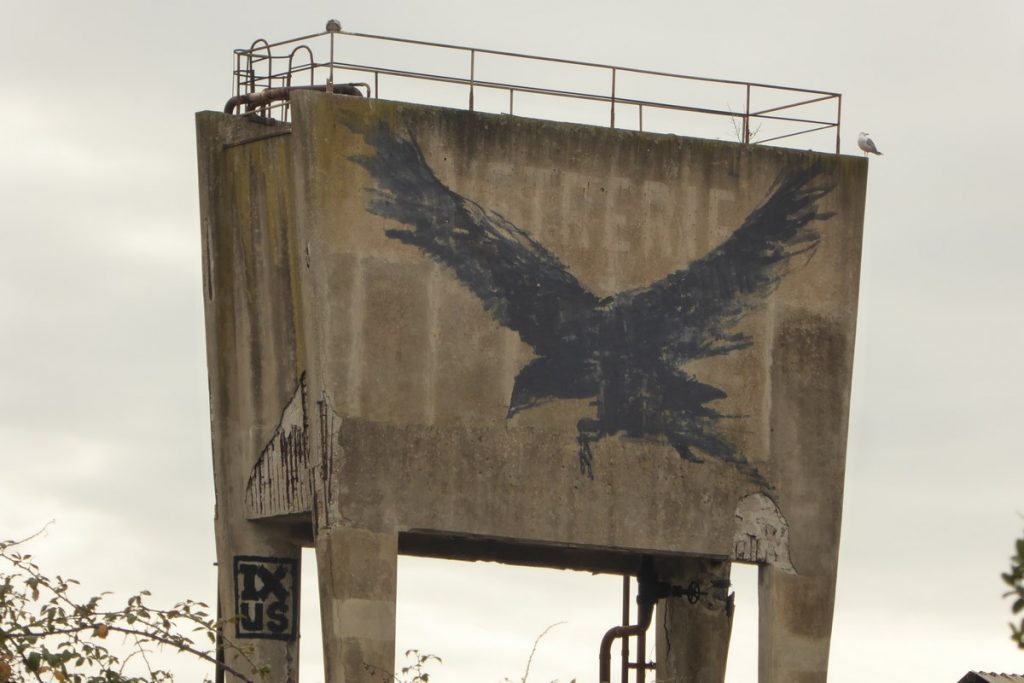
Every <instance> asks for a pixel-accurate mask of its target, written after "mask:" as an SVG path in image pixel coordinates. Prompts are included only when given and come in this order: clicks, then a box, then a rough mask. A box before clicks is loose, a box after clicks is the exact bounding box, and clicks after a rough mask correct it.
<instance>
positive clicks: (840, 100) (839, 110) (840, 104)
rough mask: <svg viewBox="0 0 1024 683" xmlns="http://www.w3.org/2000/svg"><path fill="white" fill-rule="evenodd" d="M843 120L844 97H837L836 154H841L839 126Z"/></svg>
mask: <svg viewBox="0 0 1024 683" xmlns="http://www.w3.org/2000/svg"><path fill="white" fill-rule="evenodd" d="M842 119H843V96H842V95H836V154H839V124H840V123H841V122H842Z"/></svg>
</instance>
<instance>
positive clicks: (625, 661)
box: [622, 574, 629, 683]
mask: <svg viewBox="0 0 1024 683" xmlns="http://www.w3.org/2000/svg"><path fill="white" fill-rule="evenodd" d="M622 626H623V627H626V626H629V574H626V575H624V576H623V577H622ZM628 682H629V638H623V639H622V683H628Z"/></svg>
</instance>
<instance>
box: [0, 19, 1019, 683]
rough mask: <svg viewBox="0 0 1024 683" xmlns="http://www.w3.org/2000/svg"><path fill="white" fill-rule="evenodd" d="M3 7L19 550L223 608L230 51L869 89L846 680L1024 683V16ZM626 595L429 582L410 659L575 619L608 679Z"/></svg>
mask: <svg viewBox="0 0 1024 683" xmlns="http://www.w3.org/2000/svg"><path fill="white" fill-rule="evenodd" d="M2 7H3V18H2V20H0V39H2V43H0V44H2V46H3V49H4V53H5V60H4V61H5V64H4V68H3V70H2V72H0V73H2V76H0V199H2V206H3V207H4V210H3V213H2V214H0V215H2V216H3V218H2V219H0V221H2V222H0V225H2V227H3V234H4V243H5V246H4V248H3V249H2V250H0V321H2V322H0V443H2V444H3V455H2V458H3V460H2V463H3V467H2V468H0V537H4V538H9V537H17V536H22V535H27V534H29V533H31V532H32V531H34V530H36V529H38V528H39V527H41V526H42V525H43V524H45V523H46V522H47V521H48V520H50V519H52V518H53V519H56V520H57V523H56V525H55V526H53V527H52V528H51V530H50V531H49V533H48V535H47V536H46V538H44V539H41V540H39V541H37V542H36V544H35V546H34V550H35V551H36V553H37V555H38V556H39V558H40V560H41V561H42V562H43V563H44V566H46V567H49V568H50V570H51V571H53V572H61V573H63V574H66V575H71V576H76V577H78V578H80V579H82V580H83V582H84V583H85V584H86V585H87V586H88V588H89V590H92V591H98V590H101V589H112V588H116V589H123V590H136V589H141V588H149V589H151V590H153V592H154V593H155V595H156V598H157V600H163V601H164V602H172V601H174V600H176V599H179V598H183V597H186V596H187V597H193V598H197V599H206V600H212V599H213V595H214V581H215V574H214V570H213V567H212V563H213V562H214V561H215V553H214V546H213V525H212V512H213V485H212V475H211V464H210V462H211V456H210V441H209V403H208V396H207V384H206V382H207V375H206V366H205V350H204V344H205V342H204V322H203V309H202V298H201V271H200V267H199V264H200V246H199V209H198V200H197V180H196V161H195V159H196V155H195V138H194V122H193V114H194V112H196V111H199V110H205V109H214V110H217V109H220V108H221V107H222V106H223V103H224V101H225V100H226V99H227V98H228V97H229V96H230V95H231V92H230V87H231V75H230V70H231V51H232V49H233V48H236V47H243V46H248V45H249V44H250V43H251V42H252V40H253V39H254V38H257V37H265V38H268V39H270V40H279V39H284V38H289V37H294V36H299V35H304V34H308V33H313V32H316V31H319V30H321V29H322V28H323V25H324V22H325V21H326V20H327V19H328V18H331V17H337V18H338V19H340V20H341V22H342V24H343V25H344V27H345V28H346V29H348V30H352V31H360V32H366V33H379V34H385V35H393V36H398V37H406V38H415V39H422V40H432V41H439V42H448V43H456V44H462V45H471V46H478V47H486V48H493V49H503V50H512V51H518V52H527V53H533V54H540V55H548V56H556V57H566V58H573V59H581V60H588V61H599V62H605V63H612V64H619V65H623V66H633V67H640V68H649V69H656V70H664V71H674V72H680V73H687V74H695V75H705V76H714V77H721V78H732V79H740V80H753V81H762V82H769V83H781V84H786V85H794V86H801V87H810V88H822V89H826V90H831V91H836V92H841V93H843V112H842V113H843V130H844V131H845V133H844V136H843V151H844V152H846V153H857V149H856V133H857V131H859V130H868V131H870V132H871V133H872V135H873V137H874V139H875V141H876V143H877V144H878V146H879V147H880V149H881V150H882V151H883V152H884V153H885V156H883V157H880V158H877V159H872V161H871V168H870V174H869V183H868V197H867V212H866V222H865V241H864V256H863V270H862V278H861V299H860V316H859V325H858V334H857V353H856V362H855V370H854V386H853V400H852V406H853V407H852V413H851V423H850V424H851V431H850V441H849V449H848V457H847V480H846V503H845V508H844V519H843V537H842V549H841V558H840V576H839V588H838V598H837V606H836V612H835V620H834V631H833V641H832V643H833V644H832V657H831V677H830V680H832V681H835V682H839V683H854V682H860V681H864V680H873V679H874V678H875V677H878V678H882V679H886V680H908V681H935V682H941V681H949V682H950V683H953V682H955V681H957V680H958V679H959V678H960V676H961V675H963V674H964V673H965V672H966V671H968V670H970V669H983V670H995V671H1017V672H1024V652H1020V651H1018V650H1016V649H1015V648H1014V647H1013V645H1012V644H1011V643H1010V641H1009V639H1008V629H1007V626H1006V623H1007V621H1008V620H1009V616H1010V614H1009V604H1008V602H1006V601H1005V600H1003V599H1001V593H1002V586H1001V583H1000V581H999V573H1000V571H1004V570H1006V568H1007V567H1008V557H1009V555H1010V552H1011V547H1012V541H1013V539H1014V538H1015V536H1018V535H1019V534H1020V532H1021V530H1022V528H1024V518H1022V517H1021V514H1022V513H1024V446H1022V444H1021V438H1020V430H1021V426H1022V423H1024V390H1022V386H1024V360H1022V358H1024V356H1022V353H1021V352H1022V347H1024V314H1022V310H1024V307H1022V303H1021V299H1022V294H1024V271H1022V269H1021V267H1020V259H1021V252H1022V248H1024V219H1022V217H1021V212H1022V206H1021V196H1022V189H1024V163H1022V159H1024V142H1022V139H1024V133H1022V124H1021V115H1020V112H1021V111H1022V110H1024V95H1022V89H1021V83H1022V80H1024V47H1022V45H1024V41H1022V40H1021V36H1022V35H1024V3H1022V2H1020V1H1019V0H980V1H977V2H971V3H967V2H955V3H954V2H934V1H933V2H928V3H924V2H894V1H893V0H886V2H881V1H873V2H860V3H850V2H837V3H822V2H820V1H818V0H814V1H812V0H780V1H776V2H748V1H746V0H743V1H739V0H734V1H732V2H728V3H726V2H712V1H706V0H694V1H691V2H643V1H637V2H632V3H624V2H619V3H613V2H603V1H600V0H587V1H584V0H570V1H562V0H544V1H541V0H521V1H520V2H516V3H489V2H484V1H480V0H476V1H475V2H469V1H468V0H466V1H459V2H446V1H444V0H439V1H437V2H431V3H425V2H413V1H411V0H407V1H401V2H378V3H360V4H356V3H328V2H295V3H290V4H288V5H286V4H284V3H280V2H276V3H270V2H265V1H263V0H255V1H250V2H245V3H237V2H224V3H216V4H215V3H208V2H202V3H200V2H191V1H181V2H162V3H156V2H141V1H140V2H106V1H99V2H90V3H84V2H74V3H72V2H65V3H53V2H43V1H38V2H34V3H24V2H19V3H15V2H13V1H5V2H4V3H3V5H2ZM627 8H628V9H627ZM399 95H400V93H399V92H397V91H396V92H395V93H394V94H393V96H395V97H398V96H399ZM720 135H721V137H722V138H723V139H730V138H731V136H732V131H731V129H730V127H729V126H728V125H727V124H726V123H725V122H723V124H722V127H721V129H720ZM715 136H716V137H717V135H715ZM797 144H798V143H797ZM752 576H753V575H752V573H751V572H750V571H746V572H738V576H737V581H736V584H737V585H736V590H737V603H738V615H737V626H736V633H735V635H734V647H733V650H732V654H731V655H730V667H731V671H730V679H731V681H733V682H734V683H739V682H741V681H752V680H754V671H755V664H754V662H755V661H756V651H755V649H754V640H753V638H754V635H753V629H754V626H753V622H752V618H753V616H754V615H755V614H756V599H755V593H754V590H755V587H754V584H753V582H752V578H751V577H752ZM313 585H314V584H313V583H312V580H309V581H308V582H307V584H306V594H307V595H312V594H313V593H314V590H313ZM618 590H619V581H618V579H615V578H612V577H591V576H589V575H581V574H575V573H568V572H547V571H539V570H522V569H514V568H506V567H494V566H487V565H479V564H478V565H468V564H456V563H439V562H425V561H414V560H403V562H402V563H401V565H400V588H399V620H400V626H399V631H400V633H399V643H398V646H399V648H406V647H415V648H420V649H423V650H426V651H429V652H432V653H435V654H437V655H440V656H441V657H443V658H444V660H445V662H444V664H443V665H442V666H441V667H438V668H437V670H436V671H437V674H436V676H437V678H436V679H437V680H438V681H455V682H465V683H470V682H472V683H488V682H493V683H497V682H498V681H500V680H501V679H502V678H503V677H505V676H508V677H520V676H521V675H522V669H523V666H524V665H525V662H526V658H527V656H528V654H529V651H530V647H531V645H532V642H533V639H534V637H535V636H536V635H537V634H538V633H539V632H540V631H542V630H543V629H544V628H545V627H546V626H547V625H549V624H551V623H554V622H560V621H566V622H568V623H567V624H565V625H563V626H559V627H557V628H555V629H554V630H552V631H551V633H550V634H549V635H548V636H547V637H546V638H545V639H544V640H543V641H542V642H541V644H540V648H539V652H538V657H539V658H541V659H542V661H541V660H539V661H538V662H536V663H535V669H534V672H533V673H531V678H530V680H532V681H548V680H551V679H553V678H559V679H560V680H562V681H563V682H564V681H568V680H570V679H571V678H573V677H576V678H578V680H579V681H580V682H581V683H582V681H584V680H594V679H595V678H596V668H597V666H596V660H597V647H598V643H599V638H600V634H601V633H602V632H603V631H604V630H605V629H607V628H608V627H609V626H612V625H613V624H614V623H615V622H616V621H617V619H618V601H619V594H618ZM307 616H311V617H315V614H314V610H312V609H307ZM312 623H313V624H314V626H310V627H309V628H310V629H313V628H315V621H313V622H312ZM306 640H307V641H316V640H317V634H316V632H315V631H312V632H307V638H306ZM304 661H305V662H306V664H308V665H307V666H306V668H305V671H304V673H303V681H308V682H309V683H315V682H316V681H320V680H322V674H321V672H320V671H319V670H317V668H316V666H315V664H311V663H312V662H314V661H315V653H306V652H305V651H304ZM172 662H173V664H172V666H174V667H175V668H177V669H178V670H180V671H182V672H183V675H182V680H192V679H193V678H195V677H196V675H197V674H196V673H195V672H196V669H195V668H194V667H191V666H190V665H189V664H187V663H186V662H184V661H181V660H172Z"/></svg>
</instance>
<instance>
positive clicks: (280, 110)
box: [225, 20, 842, 154]
mask: <svg viewBox="0 0 1024 683" xmlns="http://www.w3.org/2000/svg"><path fill="white" fill-rule="evenodd" d="M382 47H384V48H388V49H387V50H383V51H382V49H381V48H382ZM314 48H316V49H318V50H319V51H320V52H321V53H322V52H326V53H327V54H326V59H324V60H323V61H318V58H317V53H316V52H315V51H314ZM422 50H427V51H428V52H430V53H431V55H430V56H424V55H422V54H419V55H417V57H416V58H415V59H414V60H413V61H415V62H416V63H417V65H418V64H420V63H424V62H429V61H433V62H434V63H436V64H439V63H441V62H445V61H447V62H448V66H447V68H441V67H440V66H439V67H438V68H436V69H435V70H433V71H430V70H425V69H423V68H422V67H419V66H417V67H416V68H408V67H399V66H388V65H386V64H387V62H388V61H389V60H391V61H394V59H393V58H394V57H399V58H401V57H404V58H406V59H409V58H410V57H411V55H412V51H422ZM453 56H454V57H455V58H456V59H454V60H453V59H452V57H453ZM371 60H373V61H376V62H377V63H376V64H371V63H367V62H369V61H371ZM537 65H540V66H542V67H543V68H544V69H545V73H543V74H539V75H536V76H535V78H537V79H538V80H541V81H543V80H550V78H551V77H552V75H553V74H552V73H551V71H553V70H555V71H557V70H558V69H562V70H563V72H562V75H561V77H562V78H569V77H571V78H572V79H573V81H574V83H577V82H583V83H587V82H589V83H590V84H591V87H589V88H588V87H576V88H574V89H563V88H558V87H549V86H547V85H542V84H540V83H537V82H533V83H531V82H528V81H521V82H514V81H513V80H512V79H513V78H516V79H517V81H518V79H519V78H522V76H523V75H524V74H525V73H526V72H527V71H529V70H530V68H531V67H535V66H537ZM484 67H486V68H487V69H489V70H490V71H491V72H493V73H494V75H493V76H490V77H487V74H486V73H482V71H483V70H484ZM565 70H569V71H565ZM573 70H575V71H573ZM570 73H571V76H570ZM555 75H557V74H555ZM481 76H484V77H481ZM234 81H235V84H234V97H232V98H231V100H230V101H229V102H228V105H227V106H226V107H225V111H237V110H239V109H242V110H244V111H245V112H246V113H251V114H256V115H259V116H262V117H267V118H273V119H277V120H281V121H287V120H289V118H290V109H289V102H288V94H289V93H290V92H291V91H292V90H294V89H317V90H327V91H331V92H341V93H345V94H362V95H364V96H367V97H374V98H377V97H381V84H382V83H385V84H387V85H388V93H387V94H388V95H391V94H392V92H393V93H394V95H393V96H392V98H393V99H400V100H404V101H410V102H421V101H422V100H424V99H426V100H431V101H428V102H425V103H428V104H437V103H440V104H442V105H444V106H451V107H459V108H468V109H469V110H470V111H490V112H494V113H506V114H512V115H515V114H519V115H524V113H523V112H524V107H523V104H522V102H523V100H524V99H525V98H527V97H532V98H533V102H532V105H533V106H531V107H526V110H527V113H526V114H525V115H528V116H531V117H534V118H544V119H552V120H569V119H571V115H569V114H568V111H567V109H566V107H565V106H561V105H556V106H554V107H552V106H551V105H549V104H546V105H540V106H538V100H539V99H543V100H551V101H554V102H561V103H564V102H566V101H569V100H574V101H582V102H588V103H594V104H596V105H597V106H598V107H601V108H603V107H607V111H606V113H605V114H604V117H601V118H604V121H605V122H606V123H607V125H609V126H611V127H613V128H627V129H634V130H641V131H643V130H655V131H656V132H670V133H675V134H686V135H693V134H695V133H696V136H697V137H710V135H708V134H707V133H706V126H705V127H704V128H705V134H704V135H700V132H699V131H700V128H701V127H700V126H697V125H694V124H693V119H692V118H689V119H686V120H675V121H672V120H668V119H666V117H665V114H669V115H677V116H678V115H685V116H684V118H685V117H688V116H689V115H698V116H700V117H718V119H719V120H721V119H728V121H729V122H730V124H731V125H732V131H731V137H732V138H734V139H736V140H737V141H739V142H744V143H748V144H765V143H769V142H776V141H779V140H783V139H788V138H793V137H796V136H805V139H806V136H809V135H810V134H813V133H819V132H821V131H831V130H833V129H834V132H835V137H834V148H835V153H836V154H838V153H839V141H840V115H841V113H842V95H840V94H839V93H834V92H827V91H823V90H811V89H807V88H793V87H788V86H780V85H770V84H766V83H753V82H746V81H735V80H728V79H721V78H702V77H698V76H686V75H682V74H674V73H667V72H663V71H650V70H645V69H632V68H627V67H620V66H612V65H608V64H599V63H593V62H583V61H576V60H570V59H557V58H550V57H537V56H534V55H527V54H520V53H515V52H504V51H500V50H486V49H481V48H471V47H464V46H460V45H448V44H445V43H434V42H428V41H422V40H408V39H403V38H391V37H388V36H378V35H371V34H365V33H353V32H348V31H343V30H341V27H340V25H339V24H338V23H337V22H336V21H333V20H332V21H330V22H328V24H327V30H325V31H323V32H321V33H314V34H310V35H307V36H301V37H299V38H294V39H291V40H285V41H280V42H277V43H268V42H267V41H266V40H264V39H262V38H261V39H258V40H256V41H254V42H253V43H252V45H251V46H250V47H249V48H247V49H237V50H235V51H234ZM343 81H344V82H343ZM409 81H421V82H422V81H426V82H431V83H433V84H435V85H436V84H445V85H447V86H457V89H458V92H452V90H451V88H446V89H445V90H444V92H443V93H436V92H435V93H429V94H428V93H427V92H426V91H425V90H424V89H423V88H415V87H412V86H411V85H410V84H409ZM400 82H401V83H404V85H401V84H400ZM371 83H372V85H371ZM494 93H498V94H500V95H501V98H502V99H496V98H495V97H494V96H493V95H494ZM504 94H507V106H506V105H505V102H504V101H503V98H504ZM484 95H487V96H488V97H487V102H485V103H482V102H481V98H482V96H484ZM517 96H518V97H519V99H518V100H517ZM673 96H674V97H675V98H677V99H680V98H681V99H682V100H683V101H670V100H671V98H672V97H673ZM439 97H440V100H441V101H440V102H438V99H439ZM709 100H710V101H709ZM754 103H757V106H754ZM517 104H518V105H519V108H518V110H517ZM566 106H567V105H566ZM595 116H596V114H595V111H594V110H593V109H591V110H590V111H589V112H588V117H589V118H587V120H585V121H583V122H586V123H598V122H599V119H597V118H595ZM605 117H606V118H605ZM645 117H646V123H647V127H646V128H645ZM585 118H586V117H585ZM652 118H657V119H658V120H657V121H656V122H655V125H651V124H652V121H651V119H652ZM627 119H628V120H627ZM766 125H767V126H769V127H770V129H769V131H767V132H766V134H765V135H761V131H762V130H763V127H764V126H766ZM688 128H689V129H690V130H688ZM825 139H826V140H828V147H829V148H831V146H832V136H831V135H830V134H829V135H828V136H827V138H825ZM821 141H822V136H821V135H818V136H817V138H816V139H815V140H813V141H812V142H811V147H812V148H815V147H816V148H819V149H820V148H822V147H823V145H822V142H821Z"/></svg>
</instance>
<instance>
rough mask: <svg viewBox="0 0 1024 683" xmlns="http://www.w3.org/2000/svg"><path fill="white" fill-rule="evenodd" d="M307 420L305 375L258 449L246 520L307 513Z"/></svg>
mask: <svg viewBox="0 0 1024 683" xmlns="http://www.w3.org/2000/svg"><path fill="white" fill-rule="evenodd" d="M308 469H309V423H308V420H307V419H306V376H305V375H303V376H302V377H300V378H299V386H298V387H296V388H295V393H293V394H292V397H291V399H290V400H289V401H288V405H286V406H285V408H284V412H283V413H282V414H281V420H280V422H279V423H278V425H277V429H275V430H274V435H273V436H272V437H271V438H270V441H269V443H267V445H266V446H264V448H263V450H262V451H261V452H260V457H259V459H258V460H257V461H256V465H255V466H254V467H253V468H252V472H251V473H250V474H249V481H248V483H247V484H246V486H245V506H246V514H247V516H248V518H249V519H259V518H263V517H274V516H277V515H286V514H292V513H297V512H309V511H310V510H311V509H312V501H311V500H310V492H309V476H308V474H307V471H308Z"/></svg>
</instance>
